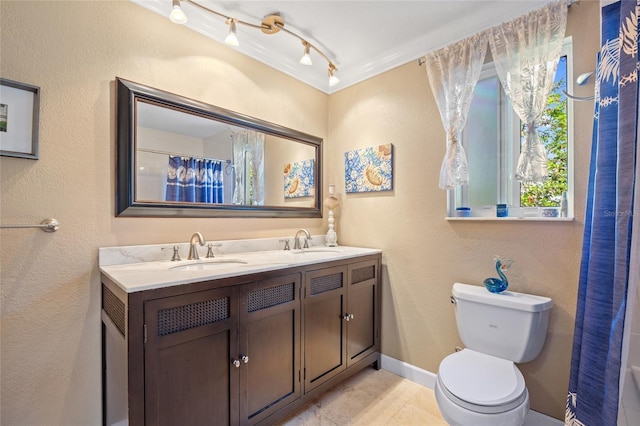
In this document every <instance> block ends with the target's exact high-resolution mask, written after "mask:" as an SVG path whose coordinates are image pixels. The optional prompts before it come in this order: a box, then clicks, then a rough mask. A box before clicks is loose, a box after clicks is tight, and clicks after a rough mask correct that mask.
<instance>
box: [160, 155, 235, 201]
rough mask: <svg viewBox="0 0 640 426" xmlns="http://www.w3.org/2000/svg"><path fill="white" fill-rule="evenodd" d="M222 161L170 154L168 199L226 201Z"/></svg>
mask: <svg viewBox="0 0 640 426" xmlns="http://www.w3.org/2000/svg"><path fill="white" fill-rule="evenodd" d="M222 177H223V174H222V162H221V161H217V160H210V159H207V158H194V157H174V156H169V170H168V172H167V192H166V200H167V201H186V202H192V203H224V183H223V179H222Z"/></svg>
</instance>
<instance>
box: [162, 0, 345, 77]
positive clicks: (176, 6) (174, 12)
mask: <svg viewBox="0 0 640 426" xmlns="http://www.w3.org/2000/svg"><path fill="white" fill-rule="evenodd" d="M182 1H183V2H186V3H189V4H191V5H193V6H195V7H197V8H198V9H200V10H203V11H205V12H207V13H211V14H213V15H216V16H219V17H220V18H223V19H224V22H225V24H227V25H229V33H228V35H227V37H226V38H225V43H227V44H229V45H231V46H239V45H240V43H239V41H238V37H237V34H236V25H238V24H240V25H244V26H247V27H251V28H255V29H259V30H260V31H262V32H263V33H264V34H276V33H278V32H280V31H282V32H285V33H287V34H289V35H290V36H293V37H295V38H297V39H298V40H300V41H301V42H302V46H303V49H304V54H303V56H302V59H300V63H301V64H303V65H312V61H311V56H310V51H311V49H313V50H314V51H315V52H316V53H317V54H318V55H320V57H321V58H322V59H324V60H325V61H326V62H327V75H328V77H329V86H335V85H336V84H338V83H339V82H340V80H339V79H338V77H336V75H335V74H336V72H337V71H338V68H337V67H336V65H335V64H334V63H333V61H332V60H331V59H330V58H329V56H327V55H326V54H325V53H324V52H323V51H322V50H320V49H319V48H318V47H317V46H315V45H314V44H312V43H311V42H309V41H308V40H307V39H305V38H304V37H302V36H300V35H298V34H296V33H294V32H293V31H290V30H289V29H287V28H285V26H284V25H285V24H284V19H283V18H282V16H280V15H279V14H277V13H273V14H271V15H267V16H265V17H264V19H263V20H262V22H261V23H260V24H252V23H251V22H246V21H242V20H240V19H237V18H233V17H231V16H227V15H225V14H223V13H220V12H217V11H215V10H213V9H210V8H208V7H206V6H203V5H201V4H200V3H197V2H195V1H193V0H182ZM180 3H181V0H172V9H171V14H170V15H169V19H171V21H172V22H174V23H176V24H184V23H186V22H187V16H186V14H185V13H184V11H183V10H182V7H181V5H180Z"/></svg>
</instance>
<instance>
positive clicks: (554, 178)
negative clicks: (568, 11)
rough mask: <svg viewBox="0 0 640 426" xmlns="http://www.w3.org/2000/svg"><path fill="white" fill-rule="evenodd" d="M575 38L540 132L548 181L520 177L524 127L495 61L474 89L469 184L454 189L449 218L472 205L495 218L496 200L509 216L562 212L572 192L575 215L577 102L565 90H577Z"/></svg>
mask: <svg viewBox="0 0 640 426" xmlns="http://www.w3.org/2000/svg"><path fill="white" fill-rule="evenodd" d="M571 63H572V61H571V38H568V39H567V40H565V42H564V45H563V51H562V56H561V58H560V61H559V64H558V70H557V72H556V78H555V85H554V89H553V91H552V94H551V95H550V96H549V100H548V102H547V110H546V112H545V114H544V115H543V118H542V120H541V123H540V125H539V127H538V133H539V135H540V138H541V140H542V142H543V144H544V145H545V148H546V150H547V158H548V160H547V164H548V166H549V179H548V180H547V181H546V182H545V183H542V184H521V183H520V182H519V181H517V180H515V177H514V175H515V169H516V166H517V163H518V157H519V155H520V144H521V141H522V139H523V135H524V125H523V123H521V122H520V119H519V118H518V116H517V114H516V113H515V111H514V110H513V108H512V107H511V103H510V102H509V99H508V98H507V96H506V94H505V93H504V90H503V89H502V86H501V84H500V80H499V79H498V76H497V74H496V70H495V67H494V66H493V64H492V63H489V64H485V66H484V68H483V71H482V74H481V75H480V80H479V81H478V84H477V85H476V88H475V93H474V97H473V101H472V103H471V109H470V111H469V115H468V118H467V124H466V127H465V130H464V133H463V141H462V143H463V145H464V148H465V151H466V153H467V159H468V165H469V184H468V185H465V186H459V187H458V188H456V189H455V190H451V191H449V216H454V215H455V214H454V213H455V211H456V208H458V207H471V212H472V213H471V215H472V216H480V217H483V216H484V217H495V216H496V204H507V205H508V206H509V216H514V217H538V216H553V215H554V214H556V213H558V214H559V207H560V203H561V200H562V195H563V192H566V193H567V199H568V211H567V216H568V217H573V205H572V204H573V203H572V200H573V161H572V148H573V141H572V139H573V131H572V113H573V111H572V105H571V103H570V102H568V101H567V97H566V96H565V95H564V94H563V93H562V91H563V90H564V91H567V92H571V91H572V85H571V83H572V80H573V76H572V69H571Z"/></svg>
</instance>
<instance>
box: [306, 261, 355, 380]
mask: <svg viewBox="0 0 640 426" xmlns="http://www.w3.org/2000/svg"><path fill="white" fill-rule="evenodd" d="M346 279H347V267H346V266H339V267H334V268H325V269H319V270H315V271H309V272H307V273H306V274H305V300H304V358H305V362H304V385H305V392H308V391H310V390H311V389H313V388H315V387H317V386H319V385H321V384H322V383H324V382H326V381H327V380H329V379H330V378H332V377H333V376H335V375H336V374H338V373H340V372H341V371H343V370H344V369H345V368H346V365H347V363H346V343H347V342H346V331H347V330H346V321H345V320H344V307H345V303H346V296H347V293H346V286H345V283H346Z"/></svg>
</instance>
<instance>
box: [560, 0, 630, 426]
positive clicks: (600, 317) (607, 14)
mask: <svg viewBox="0 0 640 426" xmlns="http://www.w3.org/2000/svg"><path fill="white" fill-rule="evenodd" d="M639 14H640V0H636V1H631V0H624V1H619V2H617V3H613V4H611V5H608V6H605V7H603V8H602V38H601V40H602V47H601V50H600V53H599V55H598V56H599V57H598V65H597V81H596V105H595V120H594V129H593V141H592V151H591V167H590V174H589V188H588V194H587V206H586V216H585V230H584V241H583V248H582V262H581V266H580V282H579V287H578V304H577V309H576V323H575V334H574V341H573V354H572V360H571V374H570V381H569V392H568V395H567V411H566V416H565V424H566V425H604V426H606V425H612V426H613V425H616V424H617V418H618V403H619V396H620V368H621V358H622V342H623V332H624V327H625V323H624V322H625V313H626V303H627V294H628V287H629V273H630V265H631V264H634V263H633V262H634V261H633V259H631V256H630V254H631V235H632V231H633V225H634V218H638V216H637V215H638V213H634V209H633V208H634V189H635V185H636V179H637V177H636V161H637V144H638V72H639V70H638V68H640V66H639V62H638V18H639V16H638V15H639ZM638 226H640V220H639V221H636V228H637V227H638ZM635 232H638V229H636V230H635ZM627 326H628V325H627Z"/></svg>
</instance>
